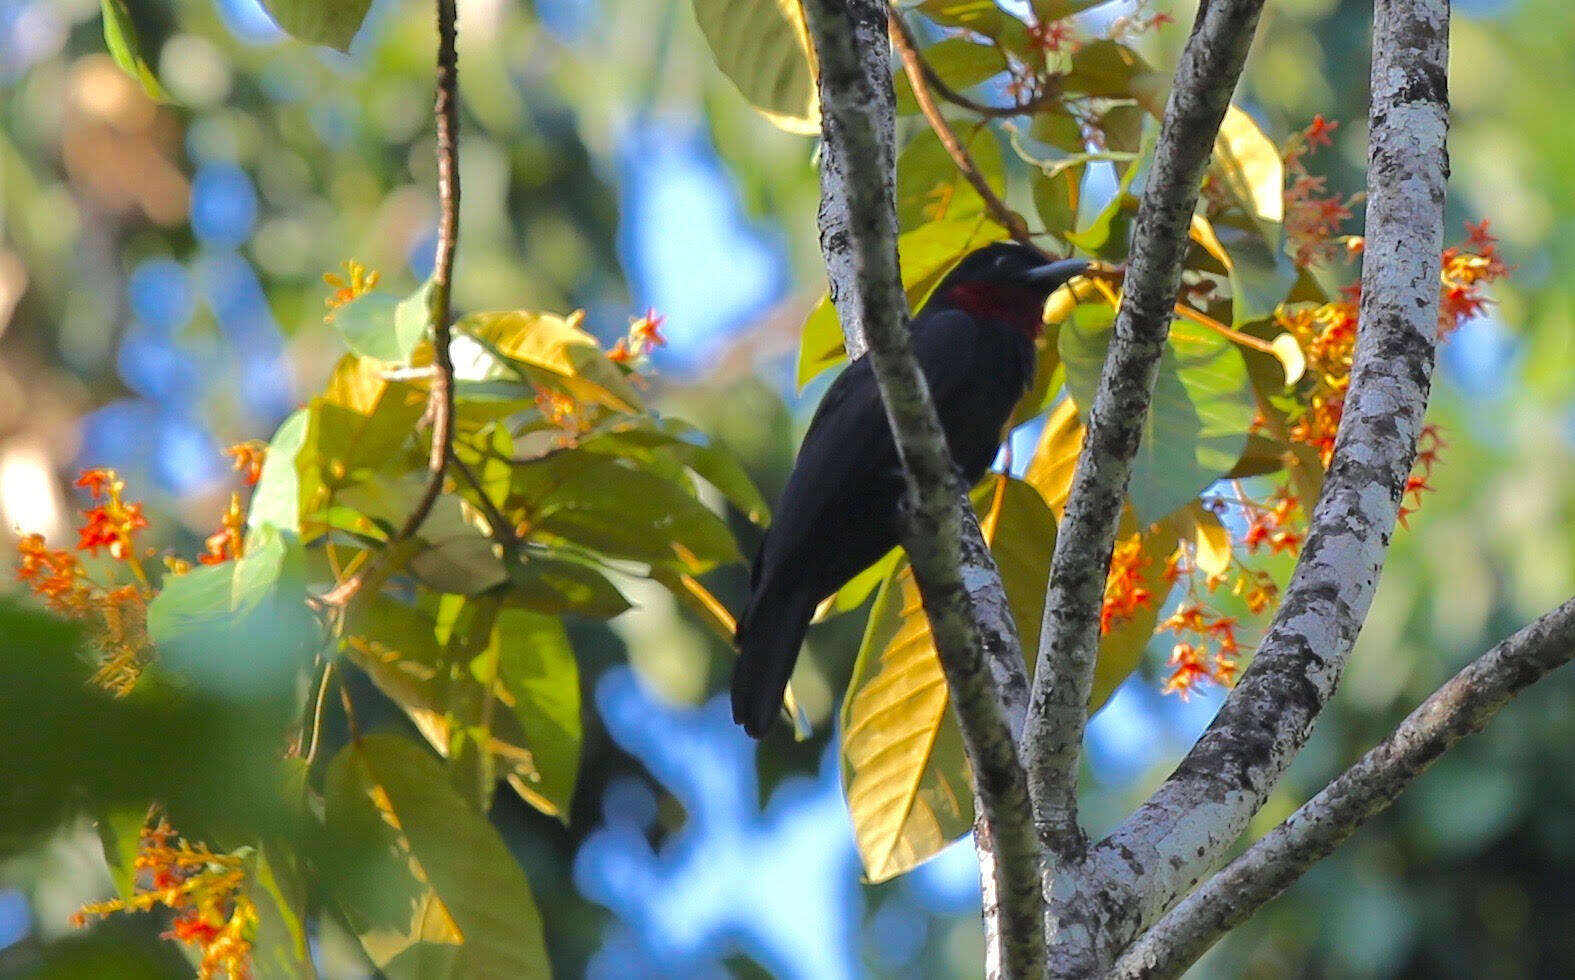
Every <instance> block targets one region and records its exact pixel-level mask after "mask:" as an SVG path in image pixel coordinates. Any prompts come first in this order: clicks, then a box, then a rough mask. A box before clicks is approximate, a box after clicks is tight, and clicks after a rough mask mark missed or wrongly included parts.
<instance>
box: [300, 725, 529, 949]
mask: <svg viewBox="0 0 1575 980" xmlns="http://www.w3.org/2000/svg"><path fill="white" fill-rule="evenodd" d="M326 796H327V802H326V805H327V811H328V822H329V826H330V828H331V829H332V828H334V827H340V826H344V827H351V828H357V829H359V830H360V832H361V835H362V839H360V840H352V841H350V842H349V843H347V844H346V845H344V849H345V850H346V851H348V852H349V853H350V854H351V855H353V856H356V857H359V858H361V860H360V861H359V862H357V863H358V865H359V871H360V880H362V881H365V882H367V884H369V885H372V886H373V887H364V886H363V887H362V888H360V889H358V890H356V891H353V892H348V894H349V896H350V898H353V899H360V900H361V901H362V902H365V903H373V902H375V903H378V906H374V907H373V908H372V909H371V910H368V909H367V908H366V907H365V905H362V906H359V907H358V906H356V905H353V904H351V905H350V907H349V908H345V914H346V918H347V920H349V921H350V922H351V923H352V926H353V927H354V928H356V930H357V932H358V934H360V935H361V938H362V943H363V945H365V946H366V947H367V950H368V953H369V955H371V956H372V957H373V959H374V962H375V963H380V964H381V965H384V966H387V967H389V969H388V972H389V973H391V974H395V973H398V974H401V975H411V974H410V973H409V972H408V971H410V970H411V964H410V961H409V960H408V959H402V958H403V957H408V956H410V955H411V954H412V953H414V954H416V955H421V951H419V950H417V949H415V948H413V947H414V946H415V945H427V944H432V943H436V944H437V945H439V946H450V945H453V944H454V943H455V942H456V941H457V942H458V943H459V944H460V947H459V949H457V950H455V951H454V953H455V958H454V960H453V961H452V966H451V970H452V973H450V974H446V975H455V976H499V977H505V976H506V977H522V978H530V977H543V978H545V977H547V976H549V975H550V970H549V967H548V962H547V953H546V945H545V942H544V940H543V937H542V929H541V917H540V914H539V913H538V912H537V911H536V901H535V897H534V896H533V895H532V894H531V890H530V885H529V883H528V882H527V881H526V880H525V875H524V873H523V872H522V871H521V870H520V867H519V865H518V864H517V863H516V862H515V860H514V856H513V855H512V854H510V853H509V850H508V848H507V847H505V846H504V844H503V841H502V840H501V839H500V838H499V837H498V835H497V831H495V830H494V829H493V828H492V825H491V824H489V823H488V822H487V820H486V818H484V817H483V816H481V815H480V814H478V813H476V812H475V811H474V810H472V809H471V808H470V806H469V805H468V804H466V802H465V801H464V800H463V799H462V798H461V797H460V795H459V794H458V793H457V792H456V791H455V790H454V788H453V787H452V786H450V785H449V783H448V780H447V779H446V778H445V775H444V773H443V769H442V767H441V766H440V765H439V764H438V762H437V760H435V759H434V758H433V757H432V756H431V755H430V754H428V753H427V752H426V751H424V750H423V749H421V748H420V747H419V746H418V745H416V744H415V743H413V742H410V741H409V740H407V739H404V738H400V737H399V736H395V735H384V734H372V735H368V736H365V737H364V738H362V739H361V740H360V741H359V742H358V743H353V744H351V745H349V746H346V747H345V748H344V749H343V750H342V751H341V752H340V753H339V754H338V755H337V756H335V758H334V760H333V762H332V763H331V764H330V766H329V770H328V777H327V792H326ZM401 871H403V875H401V874H400V872H401ZM417 871H419V874H417ZM331 877H332V876H331ZM368 879H370V880H368ZM384 881H388V882H391V883H393V884H394V885H395V886H396V887H395V889H394V893H393V895H392V896H390V895H389V894H387V893H386V892H385V893H380V891H379V889H378V888H377V887H376V885H377V884H379V883H381V882H384ZM412 882H414V884H415V887H411V885H412ZM346 892H347V890H345V889H341V895H344V894H346ZM340 902H341V906H342V907H343V906H345V905H346V904H349V901H348V900H347V899H346V898H344V897H342V898H341V899H340ZM369 936H370V937H371V938H372V939H374V940H376V941H375V942H372V943H369V942H368V937H369ZM396 960H400V962H399V963H398V964H396V962H395V961H396Z"/></svg>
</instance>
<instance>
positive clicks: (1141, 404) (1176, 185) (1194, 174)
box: [1023, 0, 1263, 866]
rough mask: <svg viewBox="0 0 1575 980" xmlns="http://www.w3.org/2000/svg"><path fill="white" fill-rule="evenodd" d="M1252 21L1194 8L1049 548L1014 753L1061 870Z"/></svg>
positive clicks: (1073, 855)
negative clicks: (1177, 334) (1150, 449)
mask: <svg viewBox="0 0 1575 980" xmlns="http://www.w3.org/2000/svg"><path fill="white" fill-rule="evenodd" d="M1262 7H1263V0H1205V2H1204V3H1203V5H1202V6H1201V7H1200V8H1199V10H1198V17H1197V20H1196V22H1195V23H1194V24H1193V27H1192V35H1191V37H1190V38H1189V39H1188V40H1187V45H1186V48H1185V49H1184V50H1183V51H1182V54H1181V61H1180V63H1179V64H1178V65H1177V66H1176V77H1175V83H1174V85H1173V86H1172V88H1171V92H1170V99H1169V101H1168V103H1167V104H1166V106H1165V118H1164V120H1163V123H1162V125H1161V128H1160V136H1159V143H1158V145H1157V147H1156V149H1155V155H1154V165H1153V167H1152V169H1151V170H1150V171H1149V174H1148V178H1147V184H1146V186H1145V187H1144V190H1143V197H1142V201H1141V203H1140V204H1139V207H1138V215H1137V223H1136V225H1135V226H1134V228H1133V235H1132V253H1131V256H1130V258H1129V261H1128V268H1127V275H1126V282H1125V286H1124V292H1123V296H1122V301H1121V310H1120V312H1119V314H1118V315H1117V317H1116V325H1115V335H1114V338H1113V339H1112V341H1111V344H1110V354H1109V356H1108V357H1107V358H1106V361H1105V367H1104V372H1103V374H1102V375H1101V376H1100V381H1099V391H1098V393H1097V394H1096V395H1095V397H1094V404H1093V407H1092V410H1091V411H1090V415H1089V423H1088V433H1087V435H1086V436H1085V437H1084V440H1083V449H1082V452H1081V454H1080V455H1079V456H1078V460H1077V475H1076V477H1075V478H1074V479H1073V481H1072V488H1071V493H1070V495H1069V496H1068V498H1067V506H1066V513H1065V516H1064V517H1063V518H1062V521H1061V530H1060V534H1059V535H1058V537H1057V538H1056V547H1055V558H1054V560H1053V562H1052V563H1051V571H1050V583H1049V587H1048V594H1047V597H1046V601H1045V617H1044V625H1043V629H1042V632H1041V634H1040V639H1039V663H1038V668H1037V674H1036V677H1037V682H1036V683H1035V685H1034V691H1033V698H1032V702H1031V704H1030V707H1029V718H1028V726H1027V730H1026V731H1025V733H1024V739H1023V751H1024V756H1025V759H1026V762H1027V765H1028V771H1029V779H1030V786H1031V789H1032V791H1033V795H1034V804H1035V815H1034V819H1035V824H1036V826H1037V829H1038V833H1039V836H1040V840H1041V842H1042V844H1043V845H1045V846H1047V847H1049V848H1050V849H1051V851H1052V853H1054V854H1055V855H1056V856H1057V857H1058V859H1059V860H1060V861H1061V862H1062V863H1063V864H1065V865H1068V866H1070V865H1072V864H1075V863H1076V862H1077V861H1078V860H1080V859H1081V856H1082V854H1083V852H1084V850H1085V848H1086V846H1087V844H1086V840H1085V838H1084V836H1083V832H1082V830H1081V829H1080V827H1079V826H1078V822H1077V763H1078V755H1079V753H1080V751H1081V747H1082V743H1083V726H1084V723H1085V721H1086V720H1087V717H1088V699H1089V694H1090V692H1091V691H1092V689H1093V682H1094V658H1095V655H1096V654H1097V653H1098V648H1099V611H1100V605H1101V603H1102V601H1103V599H1104V592H1105V577H1106V576H1107V575H1108V574H1109V570H1110V553H1111V549H1112V547H1113V545H1114V543H1115V537H1116V525H1117V523H1118V521H1119V520H1120V517H1121V506H1122V500H1123V499H1124V498H1125V496H1126V490H1127V483H1128V481H1129V480H1130V478H1131V475H1132V458H1133V456H1134V455H1136V453H1137V448H1138V441H1139V439H1140V438H1141V437H1142V435H1143V427H1144V420H1145V419H1147V417H1148V410H1149V403H1150V402H1151V401H1152V399H1153V395H1154V380H1155V378H1156V376H1157V374H1158V371H1159V360H1160V355H1161V353H1162V352H1163V351H1164V348H1165V341H1166V338H1167V337H1168V335H1169V333H1170V318H1171V313H1172V311H1173V309H1174V308H1175V304H1176V293H1177V290H1178V288H1179V286H1180V284H1181V269H1182V262H1183V260H1184V259H1185V257H1186V252H1187V247H1188V239H1187V230H1188V227H1189V226H1190V224H1191V221H1192V212H1193V209H1194V208H1195V207H1196V206H1197V201H1198V188H1199V185H1200V182H1201V181H1202V179H1203V172H1204V169H1205V168H1206V167H1207V166H1208V161H1209V154H1210V152H1211V150H1212V149H1213V146H1214V138H1215V135H1216V134H1217V133H1218V132H1219V128H1220V122H1221V121H1222V120H1223V119H1224V118H1225V110H1226V109H1227V108H1228V107H1229V105H1230V98H1231V93H1232V92H1233V91H1235V88H1236V80H1237V78H1238V77H1240V75H1241V69H1242V65H1243V64H1244V63H1245V61H1246V59H1247V49H1248V47H1249V46H1250V45H1251V43H1252V36H1253V31H1254V29H1255V28H1256V27H1257V23H1258V13H1259V11H1260V10H1261V9H1262Z"/></svg>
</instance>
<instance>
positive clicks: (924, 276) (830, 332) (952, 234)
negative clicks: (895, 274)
mask: <svg viewBox="0 0 1575 980" xmlns="http://www.w3.org/2000/svg"><path fill="white" fill-rule="evenodd" d="M1005 237H1006V229H1004V228H1002V227H1001V226H1000V225H997V224H995V223H994V222H992V221H989V220H987V219H985V218H982V217H981V218H962V219H958V220H955V221H935V222H931V223H930V224H927V225H922V226H920V227H918V228H915V229H913V230H912V231H910V232H906V233H904V234H903V235H902V236H901V237H900V238H898V239H897V249H898V252H899V253H900V255H901V258H902V286H903V289H904V290H905V291H906V292H907V294H908V307H909V309H913V310H917V309H919V308H920V307H921V306H922V305H923V303H924V301H925V300H926V299H928V298H929V296H930V293H931V292H932V291H933V290H934V289H935V287H936V286H937V285H939V284H940V281H941V279H942V278H943V277H944V276H945V275H946V273H948V272H950V271H951V270H952V266H954V265H956V264H957V263H958V262H961V261H962V258H963V256H965V255H967V254H968V253H969V252H972V251H973V250H974V249H976V248H982V247H983V246H985V245H988V244H990V243H991V242H998V241H1000V240H1002V239H1003V238H1005ZM846 359H847V352H846V351H845V350H844V349H843V346H842V321H841V320H839V319H838V318H837V309H836V307H835V306H833V305H832V303H831V297H829V296H822V297H821V299H820V302H819V303H817V304H815V308H814V309H813V310H811V311H810V314H809V319H807V320H805V321H804V333H803V337H802V339H800V341H799V348H798V367H797V370H796V378H797V383H798V387H799V389H800V390H802V389H803V387H804V386H805V385H806V384H808V383H809V382H810V381H811V380H813V379H814V378H815V377H816V376H817V375H818V374H820V373H821V372H822V371H824V370H826V369H827V368H829V367H832V366H833V365H836V364H840V363H842V362H843V361H844V360H846Z"/></svg>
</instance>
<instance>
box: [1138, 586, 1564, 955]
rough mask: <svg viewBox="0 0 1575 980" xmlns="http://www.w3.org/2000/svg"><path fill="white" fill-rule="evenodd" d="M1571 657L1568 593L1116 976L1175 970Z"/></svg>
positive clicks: (1445, 689)
mask: <svg viewBox="0 0 1575 980" xmlns="http://www.w3.org/2000/svg"><path fill="white" fill-rule="evenodd" d="M1572 657H1575V599H1570V600H1568V601H1566V602H1565V603H1564V604H1563V605H1562V606H1559V607H1558V608H1557V609H1554V610H1552V611H1551V612H1548V613H1546V614H1544V615H1543V616H1542V617H1540V618H1539V619H1537V620H1536V621H1535V622H1533V623H1531V624H1530V625H1529V626H1526V627H1525V628H1524V629H1522V630H1520V631H1519V632H1517V633H1516V634H1515V635H1514V636H1511V637H1510V638H1508V639H1506V640H1504V641H1503V642H1502V643H1500V644H1498V645H1497V646H1495V647H1494V648H1493V649H1491V650H1489V651H1488V652H1487V653H1484V654H1483V655H1482V656H1480V657H1478V658H1477V659H1476V660H1474V661H1472V662H1471V663H1470V664H1468V665H1467V666H1466V667H1465V669H1463V670H1461V671H1460V673H1458V674H1456V675H1455V676H1454V677H1452V678H1451V679H1450V680H1449V681H1448V683H1446V684H1444V685H1443V686H1442V687H1440V688H1439V689H1438V690H1437V691H1435V692H1433V694H1432V695H1431V696H1429V697H1428V699H1427V700H1426V701H1423V702H1422V703H1421V704H1420V705H1419V706H1418V707H1417V709H1416V710H1415V711H1413V712H1411V714H1409V715H1407V716H1406V719H1405V720H1404V721H1402V722H1401V723H1400V725H1399V726H1398V727H1397V728H1395V730H1394V731H1393V732H1391V733H1390V735H1389V736H1388V737H1387V738H1385V739H1384V740H1383V741H1382V742H1380V743H1378V745H1376V746H1375V747H1374V748H1373V749H1372V750H1371V751H1370V752H1368V753H1367V754H1366V755H1364V756H1362V759H1361V761H1360V762H1358V763H1356V765H1354V766H1352V767H1351V768H1350V769H1347V770H1346V771H1345V772H1344V773H1342V774H1341V775H1340V776H1339V777H1337V778H1336V779H1335V780H1334V781H1333V782H1331V783H1330V784H1329V785H1328V786H1326V787H1324V789H1323V790H1322V791H1321V792H1319V793H1318V795H1317V796H1314V797H1313V798H1312V799H1310V800H1308V801H1307V802H1306V803H1305V804H1303V805H1302V807H1301V808H1300V809H1298V810H1297V811H1296V812H1295V813H1293V814H1291V816H1290V817H1289V818H1287V819H1286V820H1285V822H1284V823H1282V824H1280V825H1279V826H1278V827H1276V828H1274V829H1273V830H1271V831H1269V832H1268V833H1267V834H1265V835H1264V836H1263V837H1262V838H1260V839H1259V840H1258V841H1257V842H1256V843H1254V844H1253V845H1252V846H1251V847H1249V848H1247V850H1246V852H1245V853H1243V854H1242V855H1241V856H1240V857H1238V858H1237V859H1236V860H1234V861H1232V862H1231V863H1230V865H1229V866H1228V867H1226V868H1225V870H1223V871H1221V872H1220V873H1219V874H1217V875H1215V876H1214V877H1213V878H1210V879H1209V880H1208V881H1207V882H1205V883H1204V884H1203V885H1202V887H1200V888H1199V889H1198V890H1197V891H1195V892H1193V893H1192V894H1191V895H1189V896H1187V898H1186V899H1185V900H1184V901H1183V902H1182V903H1181V904H1180V905H1177V906H1176V907H1175V908H1174V909H1172V910H1171V911H1170V912H1169V913H1168V914H1166V915H1165V917H1164V918H1162V919H1160V920H1159V922H1157V923H1156V924H1155V925H1154V928H1152V929H1150V930H1149V931H1148V932H1147V933H1145V934H1144V935H1143V936H1142V937H1141V938H1140V939H1139V940H1138V941H1137V942H1135V943H1133V944H1132V946H1131V948H1129V949H1128V950H1127V951H1126V952H1125V953H1123V954H1122V956H1121V959H1120V960H1118V961H1117V962H1116V967H1115V970H1114V971H1113V972H1112V974H1111V975H1112V976H1115V977H1172V976H1176V975H1178V974H1180V973H1181V972H1182V971H1184V970H1185V969H1186V968H1187V967H1188V966H1190V965H1191V964H1192V963H1194V962H1195V961H1196V960H1197V959H1198V957H1200V956H1202V955H1203V954H1204V953H1205V952H1207V951H1208V949H1209V947H1210V946H1212V945H1214V943H1215V942H1217V941H1218V940H1219V938H1220V937H1221V936H1223V935H1225V933H1227V932H1229V931H1230V930H1231V929H1233V928H1235V927H1236V926H1237V925H1240V924H1241V923H1242V922H1245V921H1246V920H1247V919H1248V918H1249V917H1250V916H1251V915H1252V914H1253V913H1254V912H1256V911H1257V910H1258V909H1259V908H1261V907H1263V905H1264V904H1266V903H1267V902H1269V901H1270V900H1272V899H1273V898H1274V897H1275V896H1276V895H1278V894H1279V893H1280V892H1282V891H1284V890H1285V888H1286V887H1287V886H1289V885H1290V884H1291V882H1293V881H1295V880H1296V879H1297V878H1300V877H1301V876H1302V874H1303V873H1304V872H1306V871H1307V870H1308V869H1309V868H1311V867H1312V866H1313V865H1314V864H1316V863H1317V862H1319V861H1321V860H1322V859H1323V858H1325V857H1327V856H1328V855H1329V854H1330V853H1331V852H1332V851H1333V850H1334V849H1335V848H1336V847H1338V846H1339V845H1340V843H1341V842H1342V841H1344V840H1345V839H1346V838H1347V837H1349V836H1351V834H1353V833H1355V831H1356V829H1357V828H1358V827H1360V826H1361V825H1362V824H1363V823H1365V822H1366V821H1367V820H1368V819H1369V818H1371V817H1373V816H1375V815H1377V814H1379V813H1381V812H1382V811H1383V810H1385V809H1386V808H1388V806H1389V804H1391V803H1393V802H1394V801H1395V799H1396V798H1397V797H1398V796H1399V795H1400V793H1401V792H1402V791H1403V790H1405V788H1406V787H1408V786H1410V785H1411V783H1412V781H1414V780H1415V779H1416V778H1417V777H1418V776H1420V775H1422V773H1424V772H1426V771H1427V769H1428V767H1429V766H1431V765H1432V764H1433V763H1434V762H1435V761H1437V759H1438V757H1439V756H1441V755H1443V754H1444V752H1446V751H1447V750H1449V749H1450V748H1451V747H1453V746H1454V745H1455V744H1456V743H1458V742H1459V741H1460V740H1461V739H1463V738H1465V737H1466V736H1468V735H1473V734H1475V733H1477V732H1480V731H1481V730H1482V729H1483V728H1484V727H1486V725H1487V723H1488V722H1489V721H1491V720H1492V719H1493V716H1494V715H1496V714H1498V711H1499V709H1500V708H1502V707H1504V705H1506V704H1508V703H1509V700H1510V699H1511V698H1512V697H1514V696H1515V695H1516V694H1518V693H1520V691H1521V690H1522V689H1524V688H1525V687H1527V686H1529V685H1530V684H1532V683H1534V682H1536V681H1538V680H1540V679H1541V678H1543V677H1545V676H1547V674H1548V673H1549V672H1551V671H1553V670H1555V669H1557V668H1558V667H1561V666H1563V665H1564V664H1566V663H1569V661H1570V659H1571V658H1572Z"/></svg>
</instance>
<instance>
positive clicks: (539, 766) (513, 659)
mask: <svg viewBox="0 0 1575 980" xmlns="http://www.w3.org/2000/svg"><path fill="white" fill-rule="evenodd" d="M489 652H495V654H496V656H497V657H498V675H497V682H498V684H499V687H500V690H499V692H498V697H499V699H500V700H501V701H502V703H503V705H504V706H506V707H507V708H508V709H509V710H510V711H511V712H512V714H513V718H514V720H515V722H516V724H517V727H518V731H519V733H520V735H521V736H522V738H520V739H519V740H518V741H513V740H511V739H509V738H507V736H508V735H510V734H512V729H513V727H514V726H501V733H500V732H497V731H495V732H494V733H493V737H494V738H499V739H501V740H502V741H503V743H504V746H506V748H503V749H502V750H501V751H500V756H502V758H500V760H499V761H500V763H501V765H500V771H502V772H503V773H504V774H505V778H507V780H508V782H509V785H510V786H512V787H514V790H515V792H517V793H519V794H520V796H521V797H522V798H523V799H524V800H525V802H527V803H529V804H531V805H532V806H534V807H535V808H536V809H538V810H540V811H541V812H543V813H545V814H547V815H548V816H554V817H557V818H558V819H560V820H562V821H563V822H564V823H568V822H569V800H570V799H571V798H572V797H573V795H574V784H575V780H576V779H577V778H578V776H579V770H580V743H581V741H582V739H583V733H582V731H581V726H580V669H579V665H578V663H576V661H575V659H574V650H573V648H571V647H570V646H569V637H568V634H567V633H565V632H564V630H563V623H562V622H561V621H560V620H558V619H555V618H552V617H549V616H543V615H540V614H537V613H530V612H526V611H524V610H521V609H505V610H504V611H503V612H502V613H501V614H500V615H499V616H498V620H497V625H496V626H495V627H494V628H493V633H492V643H491V646H490V647H489ZM480 659H481V658H479V657H478V658H477V659H476V660H473V661H472V662H471V673H472V676H473V677H475V679H476V680H477V681H478V682H482V683H484V682H485V680H484V677H483V676H482V675H481V674H480V668H479V667H478V662H479V661H480ZM505 753H506V754H505Z"/></svg>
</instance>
